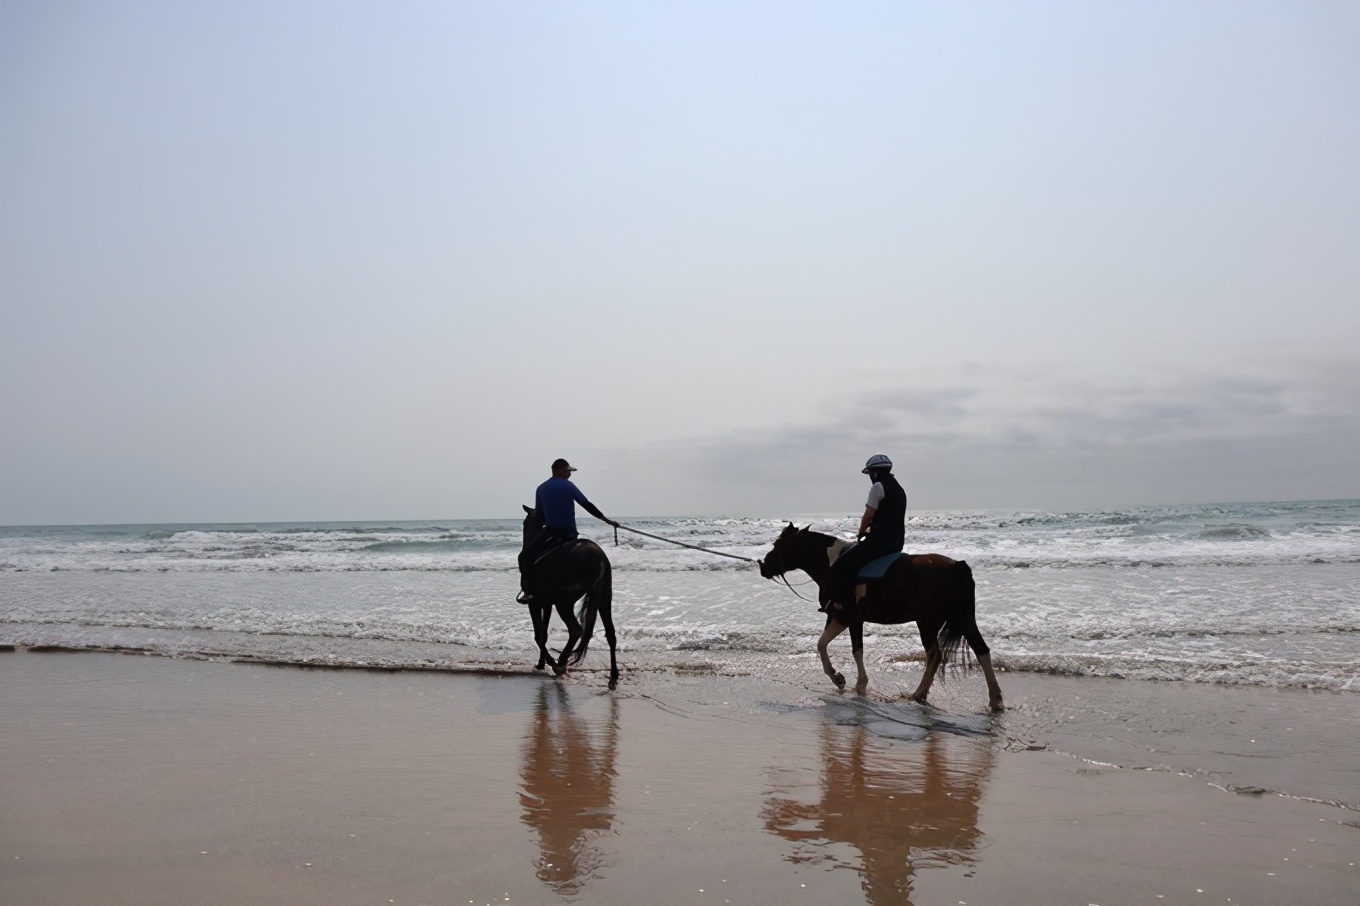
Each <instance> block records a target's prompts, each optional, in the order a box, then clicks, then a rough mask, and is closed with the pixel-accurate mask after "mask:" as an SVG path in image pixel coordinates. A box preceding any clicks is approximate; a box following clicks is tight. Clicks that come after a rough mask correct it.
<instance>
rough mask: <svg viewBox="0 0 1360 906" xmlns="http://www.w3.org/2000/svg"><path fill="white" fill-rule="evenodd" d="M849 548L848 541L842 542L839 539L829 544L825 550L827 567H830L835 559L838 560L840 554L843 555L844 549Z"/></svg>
mask: <svg viewBox="0 0 1360 906" xmlns="http://www.w3.org/2000/svg"><path fill="white" fill-rule="evenodd" d="M849 546H850V542H849V541H842V540H841V539H839V538H837V539H836V540H834V541H832V542H831V544H830V545H828V547H827V549H826V564H827V566H830V565H831V564H833V563H835V562H836V560H837V558H839V557H840V555H841V554H843V553H845V549H846V548H847V547H849Z"/></svg>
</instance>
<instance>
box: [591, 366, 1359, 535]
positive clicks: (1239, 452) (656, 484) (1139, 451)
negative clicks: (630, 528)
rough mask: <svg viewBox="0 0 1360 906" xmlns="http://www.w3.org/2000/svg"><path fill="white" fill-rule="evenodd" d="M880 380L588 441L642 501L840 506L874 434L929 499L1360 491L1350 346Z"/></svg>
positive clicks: (997, 501)
mask: <svg viewBox="0 0 1360 906" xmlns="http://www.w3.org/2000/svg"><path fill="white" fill-rule="evenodd" d="M879 383H880V386H879V387H878V388H876V389H873V390H868V391H862V392H858V393H848V394H843V395H832V396H830V397H828V398H826V399H824V400H821V401H820V402H818V403H817V404H816V405H815V406H813V407H810V411H809V415H808V419H807V420H806V421H804V422H800V423H794V424H787V425H784V426H780V427H777V428H772V429H747V430H739V431H732V432H726V433H722V434H716V435H711V436H704V437H691V438H684V439H679V440H675V441H671V442H668V443H665V444H647V445H643V446H641V447H639V448H635V449H632V450H629V451H626V453H625V454H623V455H620V453H619V451H600V452H599V455H600V456H601V457H602V458H603V459H604V460H606V462H607V463H608V466H609V472H610V480H609V483H610V485H611V486H612V487H611V491H617V492H618V493H620V494H624V495H626V496H628V497H630V498H631V497H633V496H634V495H635V494H647V493H650V494H651V495H653V497H656V496H661V497H663V498H665V503H666V506H665V507H662V508H660V509H659V508H657V507H656V506H651V507H648V506H647V505H646V504H645V503H643V502H642V501H638V502H637V503H635V504H634V506H635V507H637V508H639V510H638V511H639V512H642V511H649V512H659V511H661V509H666V510H667V511H685V512H688V511H695V512H698V511H705V512H715V511H717V512H722V511H730V512H739V511H742V512H748V511H755V512H820V511H825V510H835V511H841V510H845V511H849V510H852V509H853V508H854V507H856V506H857V505H858V503H857V499H858V495H859V494H860V493H861V492H862V490H863V488H862V486H861V484H860V483H861V482H862V480H863V479H862V478H861V477H860V476H859V474H858V470H859V468H860V464H861V462H862V461H863V460H864V459H865V458H867V457H868V456H869V455H870V454H873V453H879V452H884V453H888V454H889V455H890V456H892V457H893V459H894V461H895V462H896V463H897V464H898V468H897V472H898V474H899V476H900V477H902V478H903V480H904V483H905V484H907V486H908V490H909V492H910V493H911V494H912V496H913V505H914V506H923V507H926V508H934V507H942V508H944V507H958V506H980V507H1008V506H1023V507H1032V506H1038V507H1061V508H1077V507H1100V506H1115V505H1129V504H1140V503H1177V502H1186V503H1189V502H1197V501H1220V500H1223V501H1226V500H1262V499H1284V498H1298V497H1352V496H1356V495H1357V494H1360V468H1357V467H1356V461H1357V458H1358V457H1357V456H1356V454H1355V452H1354V451H1355V450H1357V449H1360V405H1357V403H1360V391H1357V389H1356V388H1360V365H1358V364H1356V363H1355V362H1352V361H1350V360H1349V359H1345V358H1340V357H1328V358H1317V359H1292V360H1287V359H1280V360H1275V361H1256V362H1244V363H1240V364H1239V365H1237V366H1235V367H1229V368H1219V369H1214V370H1199V369H1194V368H1188V367H1186V368H1179V369H1164V370H1160V371H1157V372H1155V373H1146V374H1128V373H1124V374H1121V373H1119V372H1117V371H1115V370H1113V369H1112V370H1110V371H1106V372H1104V373H1099V374H1091V373H1088V372H1080V373H1079V372H1076V371H1073V370H1064V369H1062V368H1056V367H1055V368H1039V367H1033V366H1025V367H1021V366H1013V365H986V366H968V367H958V368H954V369H950V370H947V371H944V370H936V371H932V372H917V373H902V374H899V375H897V376H895V377H893V378H892V379H890V380H881V381H880V382H879ZM639 463H646V464H647V465H646V467H645V469H638V468H635V467H634V465H633V464H639Z"/></svg>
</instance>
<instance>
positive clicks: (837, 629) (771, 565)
mask: <svg viewBox="0 0 1360 906" xmlns="http://www.w3.org/2000/svg"><path fill="white" fill-rule="evenodd" d="M809 528H811V527H810V526H809ZM809 528H803V529H800V528H798V527H796V526H795V525H794V524H793V523H789V525H788V526H787V527H786V528H785V529H784V531H783V533H781V534H780V536H779V538H778V540H776V541H775V543H774V547H773V548H771V549H770V552H769V553H768V554H766V555H765V557H764V558H763V559H762V560H761V561H760V574H761V575H762V576H764V577H765V578H767V579H773V578H775V577H777V576H782V575H784V573H786V572H788V571H789V570H793V569H801V570H802V571H803V572H805V573H807V574H808V575H809V576H811V577H812V579H813V580H814V581H815V582H816V583H817V587H818V588H820V589H822V590H823V595H822V600H823V601H826V600H827V598H826V595H825V589H826V587H827V585H828V583H829V581H830V579H831V564H832V563H833V562H834V561H835V559H836V557H838V556H839V555H840V553H841V552H842V551H843V550H844V549H845V547H846V543H845V542H844V541H842V540H840V539H839V538H833V537H832V536H830V535H822V534H819V533H817V532H813V531H809ZM974 591H975V589H974V583H973V571H972V570H971V569H970V568H969V567H968V564H967V563H965V562H963V561H962V560H951V559H949V558H948V557H944V556H941V555H940V554H917V555H914V556H912V555H907V556H903V557H902V558H901V559H899V560H897V561H895V562H894V563H893V564H892V566H890V567H888V571H887V572H886V573H885V574H884V576H883V578H881V579H874V580H872V581H868V582H865V581H863V580H861V584H859V585H857V586H856V588H855V605H854V606H853V607H851V608H849V613H848V615H846V614H838V613H836V612H834V611H833V612H831V613H829V614H828V615H827V618H826V629H825V630H823V632H822V637H821V638H820V639H818V640H817V653H818V654H819V655H821V658H822V669H823V670H825V671H826V675H827V676H829V677H831V680H832V682H834V683H835V684H836V687H837V688H840V689H844V688H845V677H844V676H842V675H841V674H840V673H838V672H836V668H834V667H832V666H831V658H830V657H828V656H827V653H826V649H827V646H828V645H829V644H831V640H832V639H834V638H835V637H836V636H838V635H840V634H841V633H842V632H844V631H845V630H846V629H847V628H849V630H850V648H851V650H852V651H853V652H854V655H855V666H856V667H857V668H858V669H859V678H858V682H856V684H855V691H856V692H857V693H859V694H860V695H863V694H864V692H865V690H867V689H868V688H869V675H868V674H867V673H865V672H864V624H865V623H883V624H899V623H911V622H915V623H916V627H917V629H919V630H920V632H921V645H922V646H923V647H924V648H925V649H926V667H925V673H924V675H922V677H921V684H920V685H919V686H917V687H916V691H915V692H913V693H912V694H911V695H910V696H909V698H910V699H911V700H912V701H914V702H921V703H922V704H924V703H925V700H926V696H927V695H928V694H929V693H930V685H931V683H933V682H934V681H935V672H936V671H937V670H939V668H940V666H941V665H942V664H944V663H946V662H947V661H948V660H949V657H950V655H951V654H953V653H954V652H955V651H957V650H958V647H959V644H960V642H961V641H963V640H964V639H967V640H968V646H969V647H970V648H972V649H973V654H975V655H976V656H977V662H978V666H980V667H981V668H982V673H983V675H984V676H985V677H986V678H987V695H988V698H989V699H990V701H991V708H992V710H993V711H1001V710H1003V708H1004V707H1005V705H1004V704H1003V702H1002V700H1001V687H1000V686H999V685H997V682H996V673H995V672H994V671H993V670H992V655H991V649H990V648H988V647H987V643H986V642H984V641H983V640H982V633H980V632H978V627H977V620H976V619H975V618H974V613H973V611H974V607H975V596H974ZM842 621H844V622H842Z"/></svg>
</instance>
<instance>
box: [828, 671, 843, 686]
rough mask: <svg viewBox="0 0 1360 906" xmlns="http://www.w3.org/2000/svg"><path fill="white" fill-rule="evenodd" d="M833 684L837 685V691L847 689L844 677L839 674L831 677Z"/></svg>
mask: <svg viewBox="0 0 1360 906" xmlns="http://www.w3.org/2000/svg"><path fill="white" fill-rule="evenodd" d="M831 682H833V683H835V684H836V688H837V689H844V688H845V677H844V676H842V675H841V674H839V673H837V674H836V675H835V676H833V677H831Z"/></svg>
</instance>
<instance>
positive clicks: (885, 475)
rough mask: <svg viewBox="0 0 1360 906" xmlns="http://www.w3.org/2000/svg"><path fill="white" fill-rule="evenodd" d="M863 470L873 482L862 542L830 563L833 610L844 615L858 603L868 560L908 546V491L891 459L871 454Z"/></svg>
mask: <svg viewBox="0 0 1360 906" xmlns="http://www.w3.org/2000/svg"><path fill="white" fill-rule="evenodd" d="M863 472H864V474H865V475H868V476H869V481H871V482H872V483H873V484H872V486H871V487H870V489H869V500H868V503H867V504H866V505H865V507H864V516H863V517H862V518H861V519H860V521H859V533H858V534H859V543H858V544H855V545H853V546H851V547H848V548H846V550H845V552H844V553H842V554H841V555H840V556H839V557H837V558H836V562H835V563H833V564H831V582H830V585H831V588H830V593H831V594H830V597H831V606H832V607H833V608H835V609H833V610H832V611H831V613H833V614H835V615H837V616H838V617H841V618H844V617H846V616H848V615H849V613H850V611H851V609H852V608H853V607H854V606H855V577H856V576H857V575H858V574H859V571H860V570H861V569H862V568H864V566H866V565H867V564H868V563H870V562H871V561H873V560H877V559H878V558H879V557H883V556H886V555H888V554H895V553H897V552H898V551H900V550H902V548H903V547H905V546H906V538H907V534H906V522H907V492H906V491H904V490H902V486H901V485H900V484H898V483H897V479H896V478H894V477H893V474H892V460H891V459H889V458H888V457H887V456H884V455H883V454H882V453H877V454H875V455H873V456H870V457H869V461H868V462H867V463H865V464H864V469H863Z"/></svg>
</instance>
